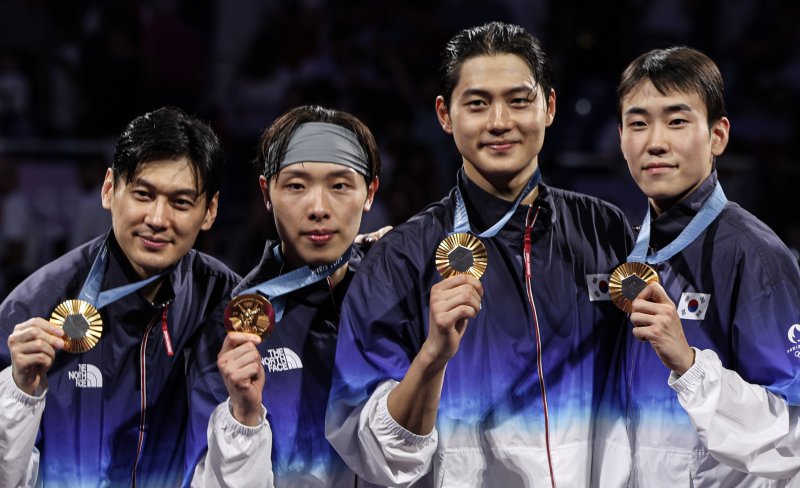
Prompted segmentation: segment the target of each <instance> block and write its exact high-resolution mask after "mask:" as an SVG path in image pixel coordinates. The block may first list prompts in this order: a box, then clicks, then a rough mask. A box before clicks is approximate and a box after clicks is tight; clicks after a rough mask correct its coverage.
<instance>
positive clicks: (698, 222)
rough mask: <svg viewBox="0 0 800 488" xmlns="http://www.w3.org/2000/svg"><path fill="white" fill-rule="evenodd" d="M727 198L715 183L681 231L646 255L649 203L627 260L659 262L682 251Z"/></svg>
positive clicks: (648, 242) (708, 223) (715, 215)
mask: <svg viewBox="0 0 800 488" xmlns="http://www.w3.org/2000/svg"><path fill="white" fill-rule="evenodd" d="M727 202H728V199H727V198H725V192H723V191H722V185H720V184H719V183H717V187H716V188H715V189H714V192H713V193H712V194H711V196H710V197H709V198H708V200H706V201H705V202H704V203H703V206H702V207H700V211H699V212H697V214H696V215H695V216H694V217H693V218H692V220H691V221H690V222H689V225H687V226H686V227H685V228H684V229H683V231H682V232H681V233H680V234H679V235H678V237H676V238H675V240H674V241H672V242H670V243H669V244H668V245H667V246H665V247H664V248H662V249H660V250H658V251H656V252H655V253H653V254H650V255H648V254H647V251H648V249H649V247H650V205H649V204H648V206H647V214H646V215H645V216H644V222H643V223H642V228H641V230H640V231H639V235H638V236H637V238H636V245H634V247H633V251H631V253H630V255H629V256H628V262H639V263H648V264H659V263H663V262H664V261H667V260H668V259H669V258H671V257H672V256H674V255H676V254H678V253H679V252H681V251H683V250H684V249H685V248H686V246H688V245H689V244H691V243H692V242H694V240H695V239H697V238H698V237H699V236H700V234H702V233H703V232H704V231H705V230H706V229H707V228H708V226H709V225H711V223H712V222H713V221H714V219H716V218H717V216H719V214H720V213H722V210H724V209H725V204H726V203H727Z"/></svg>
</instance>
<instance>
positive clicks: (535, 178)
mask: <svg viewBox="0 0 800 488" xmlns="http://www.w3.org/2000/svg"><path fill="white" fill-rule="evenodd" d="M541 181H542V173H541V172H540V171H539V168H538V167H537V168H536V171H534V172H533V174H532V175H531V178H530V179H529V180H528V183H527V184H526V185H525V188H523V189H522V191H521V192H520V193H519V195H518V196H517V199H516V201H514V203H513V204H512V205H511V207H509V209H508V211H507V212H506V214H505V215H504V216H503V218H501V219H500V220H498V221H497V222H496V223H495V224H494V225H493V226H491V227H489V228H488V229H486V230H485V231H483V232H481V233H480V234H478V237H494V236H495V235H496V234H497V233H498V232H500V229H502V228H503V226H504V225H506V222H508V221H509V219H511V216H512V215H514V212H515V211H516V210H517V207H519V204H520V202H521V201H522V199H523V198H525V195H527V194H528V193H530V191H531V190H532V189H533V188H534V187H535V186H536V185H538V184H539V183H540V182H541ZM459 232H464V233H468V234H471V233H472V231H471V230H470V225H469V215H467V207H466V205H465V204H464V197H462V196H461V189H459V188H458V185H456V211H455V215H454V216H453V232H451V233H450V235H452V234H456V233H459Z"/></svg>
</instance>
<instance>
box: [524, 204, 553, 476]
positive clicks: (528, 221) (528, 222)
mask: <svg viewBox="0 0 800 488" xmlns="http://www.w3.org/2000/svg"><path fill="white" fill-rule="evenodd" d="M531 213H533V207H528V214H527V215H526V216H525V240H524V252H523V259H524V261H525V289H526V292H527V295H528V305H529V306H530V308H531V312H532V313H533V331H534V333H535V335H536V369H537V371H538V372H539V389H540V390H541V392H542V409H543V411H544V442H545V447H546V448H547V467H548V468H549V469H550V482H551V486H552V487H553V488H556V477H555V473H554V472H553V457H552V454H551V452H550V416H549V414H548V410H547V388H546V387H545V384H544V365H543V364H542V338H541V335H540V331H539V319H538V317H537V315H536V304H535V303H534V300H533V288H532V286H531V230H532V229H533V224H535V223H536V217H538V216H539V207H536V213H534V214H533V218H531Z"/></svg>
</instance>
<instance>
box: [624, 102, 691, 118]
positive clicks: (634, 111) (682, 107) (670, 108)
mask: <svg viewBox="0 0 800 488" xmlns="http://www.w3.org/2000/svg"><path fill="white" fill-rule="evenodd" d="M677 112H694V110H692V107H690V106H688V105H686V104H685V103H674V104H672V105H667V106H666V107H664V109H663V110H662V111H661V113H665V114H672V113H677ZM649 113H650V111H649V110H647V109H646V108H644V107H636V106H634V107H631V108H629V109H628V110H626V111H625V115H648V114H649Z"/></svg>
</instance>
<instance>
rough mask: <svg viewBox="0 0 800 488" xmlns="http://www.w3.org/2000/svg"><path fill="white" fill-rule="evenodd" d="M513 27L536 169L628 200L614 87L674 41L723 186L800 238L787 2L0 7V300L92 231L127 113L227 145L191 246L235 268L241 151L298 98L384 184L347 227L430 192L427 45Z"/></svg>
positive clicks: (405, 212)
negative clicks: (707, 66) (689, 49)
mask: <svg viewBox="0 0 800 488" xmlns="http://www.w3.org/2000/svg"><path fill="white" fill-rule="evenodd" d="M490 20H503V21H508V22H513V23H516V24H519V25H522V26H523V27H525V28H527V29H528V30H529V31H531V32H532V33H534V34H535V35H536V36H538V37H539V38H540V39H541V40H542V43H543V45H544V48H545V50H546V51H547V52H548V53H549V55H550V57H551V61H552V64H553V68H554V72H555V85H556V91H557V114H556V119H555V123H554V125H553V127H552V128H550V129H549V131H548V133H547V136H546V139H545V147H544V150H543V153H542V156H541V157H540V165H541V168H542V172H543V177H544V180H545V181H546V182H548V183H550V184H553V185H557V186H561V187H564V188H568V189H573V190H577V191H581V192H585V193H589V194H593V195H597V196H599V197H601V198H605V199H607V200H609V201H612V202H613V203H615V204H617V205H619V206H620V207H622V208H623V210H625V212H626V213H627V214H628V216H629V217H630V219H631V221H632V222H633V223H637V224H638V223H639V222H640V221H641V218H642V215H643V213H644V210H645V199H644V197H643V196H642V195H641V193H640V192H639V191H638V190H637V189H636V187H635V185H634V184H633V183H632V180H631V179H630V176H629V174H628V171H627V167H626V165H625V162H624V160H623V159H622V156H621V154H620V151H619V136H618V132H617V120H616V95H615V89H616V83H617V80H618V77H619V74H620V73H621V72H622V70H623V69H624V67H625V66H626V65H627V63H628V62H630V61H631V60H632V59H633V58H634V57H636V56H637V55H639V54H641V53H643V52H645V51H647V50H650V49H652V48H656V47H667V46H669V45H675V44H684V45H690V46H693V47H696V48H699V49H701V50H703V51H704V52H706V53H707V54H709V55H710V56H711V57H712V58H713V59H714V60H715V61H716V62H717V63H718V65H719V66H720V68H721V70H722V72H723V76H724V78H725V82H726V98H727V102H728V112H729V118H730V119H731V124H732V134H731V143H730V145H729V146H728V150H727V151H726V153H725V155H724V156H723V157H722V158H720V159H719V160H718V170H719V172H720V176H721V179H722V182H723V184H724V187H725V192H726V193H727V195H728V197H729V198H730V199H732V200H734V201H737V202H739V203H740V204H741V205H742V206H743V207H745V208H746V209H748V210H750V211H751V212H753V213H754V214H756V216H758V217H759V218H761V219H762V220H763V221H765V222H766V223H767V224H768V225H770V226H771V227H772V228H773V229H775V231H776V232H777V233H778V235H779V236H780V237H781V238H782V239H783V240H784V242H786V243H787V245H789V246H790V247H791V248H793V249H794V250H795V252H797V250H798V249H800V219H799V218H797V216H796V213H795V211H796V209H797V205H796V203H795V201H794V200H793V197H794V196H795V194H796V189H797V187H798V183H800V165H798V156H797V154H796V153H795V152H794V150H793V146H792V141H795V142H798V141H800V110H799V109H800V104H798V101H800V96H799V95H800V94H799V93H798V92H800V49H798V48H800V28H798V23H799V21H800V4H798V3H797V2H793V1H789V0H787V1H777V0H652V1H650V0H619V1H613V2H612V1H590V0H339V1H335V2H334V1H331V0H151V1H145V0H142V1H133V0H115V1H111V0H106V1H102V0H71V1H68V2H53V1H45V0H0V298H2V297H5V294H6V293H7V292H8V291H9V290H10V288H11V287H12V286H13V285H14V284H15V283H16V282H18V281H19V280H20V279H21V278H24V277H25V276H27V275H28V274H29V273H30V272H31V271H32V270H34V269H36V268H37V267H39V266H40V265H41V264H43V263H45V262H47V261H49V260H51V259H53V258H54V257H56V256H58V255H59V254H61V253H63V252H64V251H66V250H68V249H70V248H72V247H74V246H75V245H77V244H79V243H81V242H84V241H86V240H88V239H90V238H91V237H94V236H96V235H99V234H101V233H103V232H105V231H106V230H107V229H108V226H109V223H110V218H109V215H108V214H107V212H106V211H104V210H103V209H102V208H101V206H100V197H99V191H100V190H99V189H100V184H101V183H102V178H103V175H104V172H105V168H106V167H107V166H108V164H109V161H110V159H111V154H112V153H113V148H114V143H115V138H116V136H117V135H118V134H119V132H121V130H122V129H123V127H124V126H125V124H126V123H127V122H128V121H130V120H131V119H132V118H133V117H135V116H137V115H139V114H142V113H144V112H146V111H149V110H152V109H155V108H157V107H159V106H162V105H175V106H178V107H181V108H183V109H185V110H187V111H189V112H192V113H194V114H196V115H198V116H200V117H201V118H202V119H204V120H207V121H209V122H210V123H211V124H212V126H213V127H214V128H215V129H216V130H217V131H218V132H219V133H220V135H221V136H222V139H223V143H224V145H225V148H226V155H227V156H226V161H227V174H226V179H225V182H224V184H223V190H222V194H221V200H220V217H219V219H218V220H217V223H216V224H215V226H214V229H213V230H212V231H210V232H208V233H206V234H204V235H202V236H201V239H200V240H199V241H198V246H197V247H198V248H200V249H203V250H205V251H207V252H210V253H212V254H214V255H216V256H217V257H219V258H220V259H222V260H223V261H225V262H226V263H228V264H229V265H230V266H231V267H232V268H233V269H235V270H236V271H238V272H240V273H244V272H246V271H247V270H249V269H250V268H251V267H252V266H253V265H255V264H256V262H257V261H258V259H259V257H260V254H261V251H262V246H263V241H264V239H265V238H266V237H267V236H268V235H270V233H271V232H273V231H272V228H271V225H270V222H269V218H268V216H267V213H266V212H265V210H264V206H263V203H262V201H261V199H260V193H259V191H258V182H257V172H256V170H255V169H254V168H253V166H252V164H251V161H252V159H253V157H254V155H255V146H256V142H257V140H258V137H259V135H260V133H261V131H262V130H263V129H264V128H266V127H267V126H269V125H270V123H271V122H272V121H273V120H274V118H275V117H276V116H278V115H279V114H281V113H282V112H283V111H285V110H287V109H288V108H291V107H293V106H296V105H299V104H306V103H319V104H323V105H326V106H329V107H332V108H338V109H343V110H347V111H349V112H351V113H353V114H355V115H357V116H358V117H359V118H361V119H362V120H363V121H365V122H366V123H367V125H368V126H369V127H370V128H371V129H372V131H373V132H374V134H375V136H376V139H377V141H378V145H379V147H380V150H381V155H382V160H383V176H382V180H381V189H380V191H379V195H378V199H377V203H376V205H375V206H374V208H373V211H372V212H370V214H368V216H367V218H366V219H365V222H364V226H363V230H373V229H376V228H378V227H380V226H382V225H386V224H391V225H396V224H398V223H401V222H403V221H404V220H406V219H407V218H408V217H410V216H411V215H413V214H414V213H416V212H417V211H419V210H420V209H422V208H423V207H424V206H425V205H426V204H428V203H430V202H432V201H434V200H438V199H439V198H441V197H442V196H443V195H444V194H445V192H446V191H447V189H448V188H450V187H451V186H452V185H453V184H454V183H455V172H456V170H457V169H458V167H459V166H460V158H459V157H458V153H457V151H456V149H455V145H454V144H453V143H452V141H451V140H450V138H448V137H447V136H446V135H445V134H444V133H443V132H442V131H441V130H440V128H439V126H438V124H437V122H436V118H435V113H434V99H435V97H436V95H437V92H438V82H437V76H436V75H437V68H438V64H439V53H440V52H441V50H442V48H443V47H444V44H445V43H446V41H447V40H448V39H449V38H450V37H451V36H452V35H453V34H454V33H455V32H456V31H458V30H459V29H461V28H463V27H467V26H471V25H477V24H480V23H483V22H486V21H490Z"/></svg>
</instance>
